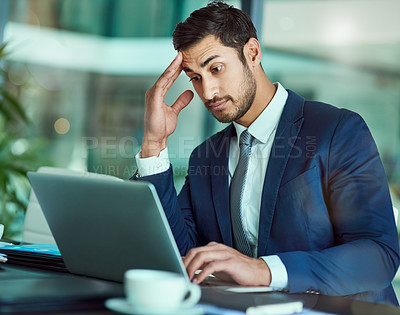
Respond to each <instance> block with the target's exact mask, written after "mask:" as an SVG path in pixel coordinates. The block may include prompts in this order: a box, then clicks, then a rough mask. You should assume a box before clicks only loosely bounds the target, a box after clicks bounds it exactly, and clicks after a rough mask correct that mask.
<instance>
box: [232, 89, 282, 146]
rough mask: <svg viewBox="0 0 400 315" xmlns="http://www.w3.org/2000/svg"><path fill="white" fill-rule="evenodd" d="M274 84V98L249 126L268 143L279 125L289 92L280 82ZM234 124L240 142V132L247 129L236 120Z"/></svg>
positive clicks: (258, 137) (261, 140) (260, 139)
mask: <svg viewBox="0 0 400 315" xmlns="http://www.w3.org/2000/svg"><path fill="white" fill-rule="evenodd" d="M274 85H275V86H276V88H277V89H276V92H275V95H274V96H273V98H272V100H271V101H270V102H269V104H268V106H267V107H266V108H265V109H264V110H263V111H262V112H261V114H260V115H259V116H258V117H257V119H256V120H255V121H254V122H253V123H252V124H251V125H250V126H249V128H248V130H249V133H250V134H251V135H252V136H253V137H254V138H256V139H257V140H258V141H260V142H262V143H266V142H267V141H268V138H269V137H270V136H271V134H272V133H273V132H274V130H275V129H276V128H277V127H278V123H279V120H280V118H281V115H282V111H283V108H284V107H285V104H286V100H287V97H288V92H287V91H286V90H285V88H284V87H283V86H282V85H281V84H280V83H279V82H277V83H274ZM233 125H234V126H235V129H236V134H237V141H238V144H239V137H240V134H241V133H242V132H243V131H244V130H245V129H246V127H244V126H242V125H240V124H238V123H236V122H233Z"/></svg>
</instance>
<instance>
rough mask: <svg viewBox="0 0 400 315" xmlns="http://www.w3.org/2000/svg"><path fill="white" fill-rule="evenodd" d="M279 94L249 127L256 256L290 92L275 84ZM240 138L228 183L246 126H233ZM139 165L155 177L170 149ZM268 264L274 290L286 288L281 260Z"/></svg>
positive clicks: (247, 220)
mask: <svg viewBox="0 0 400 315" xmlns="http://www.w3.org/2000/svg"><path fill="white" fill-rule="evenodd" d="M275 86H276V87H277V90H276V93H275V95H274V97H273V98H272V100H271V102H270V103H269V104H268V106H267V107H266V108H265V109H264V111H263V112H262V113H261V114H260V116H258V117H257V119H256V120H255V121H254V122H253V123H252V124H251V125H250V126H249V128H248V131H249V133H250V134H251V135H252V136H253V137H254V140H253V145H252V148H251V155H250V160H249V166H248V167H249V168H248V171H247V176H246V183H245V187H244V192H243V199H242V207H244V208H243V209H244V212H243V213H244V217H243V228H244V231H245V233H246V235H247V237H248V239H249V242H250V245H251V247H252V250H253V255H254V257H256V255H257V243H258V228H259V221H260V209H261V197H262V190H263V186H264V179H265V173H266V171H267V166H268V160H269V156H270V153H271V148H272V143H273V140H274V137H275V133H276V129H277V127H278V123H279V121H280V118H281V114H282V111H283V108H284V106H285V103H286V100H287V96H288V93H287V91H286V90H285V89H284V88H283V86H282V85H281V84H280V83H275ZM233 124H234V126H235V128H236V134H237V136H235V137H232V139H231V143H230V151H229V166H228V168H229V183H230V180H231V179H232V176H233V173H234V172H235V169H236V166H237V164H238V162H239V137H240V134H241V133H242V132H243V131H244V130H245V129H246V127H244V126H242V125H239V124H237V123H235V122H234V123H233ZM136 164H137V167H138V171H139V174H140V175H141V176H148V175H154V174H157V173H161V172H164V171H166V170H168V168H169V164H170V163H169V159H168V149H167V148H165V149H164V150H163V151H161V152H160V155H159V156H158V157H156V156H152V157H149V158H144V159H142V158H141V157H140V152H139V153H138V154H137V155H136ZM260 258H262V259H264V261H265V262H266V263H267V264H268V266H269V268H270V271H271V278H272V281H271V284H270V286H271V287H276V288H279V289H284V288H287V285H288V275H287V271H286V268H285V265H284V264H283V262H282V260H281V259H280V258H279V257H278V256H277V255H271V256H262V257H260Z"/></svg>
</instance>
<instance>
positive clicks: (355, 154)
mask: <svg viewBox="0 0 400 315" xmlns="http://www.w3.org/2000/svg"><path fill="white" fill-rule="evenodd" d="M173 42H174V46H175V49H176V50H177V51H178V55H177V57H176V58H175V59H174V61H172V63H171V64H170V66H169V67H168V68H167V69H166V70H165V72H164V73H163V74H162V75H161V76H160V78H159V79H158V80H157V82H156V83H155V85H154V86H153V87H152V88H151V89H150V90H149V91H147V93H146V105H145V106H146V111H145V130H144V137H143V143H142V150H141V152H140V153H139V154H138V156H137V164H138V172H137V174H136V176H135V179H138V180H146V181H150V182H151V183H153V184H154V185H155V187H156V189H157V192H158V194H159V197H160V200H161V203H162V205H163V207H164V210H165V213H166V216H167V219H168V221H169V224H170V226H171V229H172V232H173V234H174V237H175V240H176V242H177V244H178V247H179V250H180V252H181V254H182V256H184V257H183V260H184V264H185V267H186V269H187V271H188V274H189V277H190V278H191V280H192V281H194V282H195V283H200V282H202V281H203V280H204V279H205V278H206V277H207V276H209V275H210V274H214V275H216V276H217V277H219V278H221V279H224V280H229V281H233V282H236V283H239V284H242V285H266V286H274V287H278V288H281V289H286V290H288V291H289V292H293V293H296V292H304V291H311V290H312V291H319V292H320V293H322V294H328V295H351V296H352V297H354V298H358V299H363V300H367V301H375V302H379V303H391V304H398V302H397V299H396V296H395V294H394V291H393V288H392V286H391V281H392V279H393V277H394V274H395V273H396V270H397V268H398V265H399V251H398V247H399V245H398V237H397V231H396V227H395V222H394V217H393V212H392V204H391V199H390V195H389V190H388V184H387V180H386V176H385V173H384V169H383V166H382V163H381V160H380V158H379V154H378V151H377V148H376V146H375V143H374V141H373V139H372V137H371V134H370V132H369V130H368V128H367V126H366V124H365V123H364V121H363V120H362V118H361V117H360V116H359V115H357V114H355V113H353V112H350V111H348V110H344V109H338V108H336V107H333V106H331V105H327V104H323V103H319V102H314V101H307V100H305V99H303V98H302V97H301V96H299V95H297V94H295V93H294V92H292V91H290V90H285V89H284V88H283V87H282V85H281V84H279V83H275V84H273V83H271V82H270V80H269V79H268V77H267V76H266V74H265V73H264V70H263V68H262V67H261V48H260V44H259V42H258V40H257V35H256V31H255V28H254V26H253V24H252V22H251V20H250V19H249V17H248V16H247V15H246V14H245V13H244V12H242V11H240V10H238V9H235V8H233V7H231V6H228V5H226V4H224V3H221V2H212V3H210V4H209V5H208V6H207V7H205V8H202V9H199V10H197V11H194V12H193V13H192V14H191V16H190V17H189V18H188V19H187V20H186V21H185V22H183V23H179V24H178V25H177V27H176V29H175V32H174V34H173ZM182 70H183V71H184V72H185V73H186V75H187V76H188V77H189V78H190V80H191V82H192V83H193V87H194V89H195V90H196V92H197V94H198V95H199V97H200V98H201V99H202V101H203V102H204V104H205V106H206V108H207V109H208V110H209V111H210V112H211V114H212V115H213V116H214V117H215V118H216V119H217V120H219V121H221V122H232V124H230V125H229V126H228V127H227V128H225V129H224V130H222V131H221V132H219V133H217V134H215V135H213V136H212V137H211V138H209V139H207V140H206V141H205V142H204V143H202V144H201V145H199V146H198V147H197V148H196V149H195V150H194V151H193V152H192V155H191V157H190V161H189V169H188V175H187V177H186V182H185V184H184V186H183V188H182V190H181V192H180V193H179V195H178V196H177V194H176V192H175V189H174V186H173V170H172V166H171V165H170V163H169V160H168V152H167V139H168V137H169V136H170V135H171V134H172V133H173V132H174V130H175V128H176V124H177V117H178V115H179V112H180V111H181V110H182V109H183V108H185V107H186V106H187V105H188V104H189V102H190V101H191V99H192V97H193V93H192V92H191V91H185V92H183V93H182V94H181V95H180V96H179V98H178V99H177V100H176V102H175V103H174V104H173V105H172V106H168V105H167V104H165V102H164V98H165V95H166V93H167V91H168V90H169V88H170V87H171V86H172V84H173V83H174V81H175V80H176V78H177V77H178V76H179V74H180V73H181V71H182ZM198 269H200V270H202V271H201V272H200V273H199V274H198V275H195V271H196V270H198Z"/></svg>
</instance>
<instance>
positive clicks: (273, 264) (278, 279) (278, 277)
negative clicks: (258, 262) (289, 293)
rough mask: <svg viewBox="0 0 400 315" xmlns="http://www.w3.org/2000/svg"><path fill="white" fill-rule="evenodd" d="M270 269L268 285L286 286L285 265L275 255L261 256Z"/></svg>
mask: <svg viewBox="0 0 400 315" xmlns="http://www.w3.org/2000/svg"><path fill="white" fill-rule="evenodd" d="M260 258H262V259H264V261H265V262H266V263H267V265H268V267H269V270H270V271H271V284H270V285H269V286H270V287H274V288H277V289H287V288H288V274H287V270H286V267H285V265H284V264H283V262H282V260H281V259H280V258H279V256H277V255H271V256H262V257H260Z"/></svg>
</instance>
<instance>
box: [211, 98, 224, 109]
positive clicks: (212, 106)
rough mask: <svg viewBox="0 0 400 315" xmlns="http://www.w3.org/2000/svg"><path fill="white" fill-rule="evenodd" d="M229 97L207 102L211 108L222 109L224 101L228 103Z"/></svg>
mask: <svg viewBox="0 0 400 315" xmlns="http://www.w3.org/2000/svg"><path fill="white" fill-rule="evenodd" d="M228 101H229V99H226V100H222V101H219V102H216V103H212V104H209V105H208V107H209V108H210V109H212V110H222V109H224V108H225V106H226V103H228Z"/></svg>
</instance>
